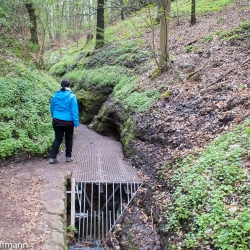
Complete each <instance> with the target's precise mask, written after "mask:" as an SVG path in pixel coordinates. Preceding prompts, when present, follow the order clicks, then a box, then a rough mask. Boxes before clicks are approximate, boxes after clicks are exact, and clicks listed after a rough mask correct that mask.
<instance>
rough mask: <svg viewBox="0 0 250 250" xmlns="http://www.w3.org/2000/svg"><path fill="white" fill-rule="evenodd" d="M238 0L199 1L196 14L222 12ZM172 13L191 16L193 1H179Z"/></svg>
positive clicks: (176, 2)
mask: <svg viewBox="0 0 250 250" xmlns="http://www.w3.org/2000/svg"><path fill="white" fill-rule="evenodd" d="M235 1H236V0H213V1H207V0H199V1H196V13H197V14H203V13H207V12H215V11H220V10H222V9H224V8H225V6H226V5H228V4H231V3H233V2H235ZM172 11H173V12H174V13H177V12H178V13H180V14H178V16H180V15H183V14H189V13H190V12H191V1H185V0H179V1H175V2H173V3H172Z"/></svg>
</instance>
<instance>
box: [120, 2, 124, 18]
mask: <svg viewBox="0 0 250 250" xmlns="http://www.w3.org/2000/svg"><path fill="white" fill-rule="evenodd" d="M120 3H121V6H120V8H121V20H124V19H125V18H124V10H123V6H124V2H123V0H121V1H120Z"/></svg>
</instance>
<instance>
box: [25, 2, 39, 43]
mask: <svg viewBox="0 0 250 250" xmlns="http://www.w3.org/2000/svg"><path fill="white" fill-rule="evenodd" d="M25 7H26V9H27V11H28V12H29V17H30V23H31V27H30V35H31V38H30V41H31V42H32V43H35V44H38V45H39V43H38V36H37V22H36V19H37V18H36V13H35V7H34V5H33V3H26V4H25Z"/></svg>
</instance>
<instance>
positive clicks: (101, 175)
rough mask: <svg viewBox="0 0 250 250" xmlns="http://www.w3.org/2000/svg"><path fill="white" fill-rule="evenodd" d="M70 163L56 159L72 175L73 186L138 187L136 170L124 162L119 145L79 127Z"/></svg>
mask: <svg viewBox="0 0 250 250" xmlns="http://www.w3.org/2000/svg"><path fill="white" fill-rule="evenodd" d="M73 158H74V161H72V162H65V153H64V152H61V153H60V154H59V155H58V160H59V161H60V166H61V167H62V168H63V169H65V170H70V171H72V175H73V176H74V178H75V180H76V182H96V183H97V182H104V183H128V182H129V183H141V180H140V179H139V178H138V176H137V173H136V171H135V169H134V168H133V167H132V166H131V165H129V164H128V163H127V162H126V161H124V159H123V152H122V145H121V143H120V142H118V141H116V140H114V139H112V138H110V137H105V136H102V135H99V134H97V133H96V132H94V131H92V130H90V129H88V127H87V126H85V125H80V127H79V129H78V131H76V135H75V138H74V144H73Z"/></svg>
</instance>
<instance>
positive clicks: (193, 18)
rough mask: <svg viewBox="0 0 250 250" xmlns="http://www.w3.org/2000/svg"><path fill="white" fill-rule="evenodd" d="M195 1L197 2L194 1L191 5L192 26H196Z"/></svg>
mask: <svg viewBox="0 0 250 250" xmlns="http://www.w3.org/2000/svg"><path fill="white" fill-rule="evenodd" d="M195 1H196V0H192V4H191V25H195V24H196V16H195V13H196V11H195Z"/></svg>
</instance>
